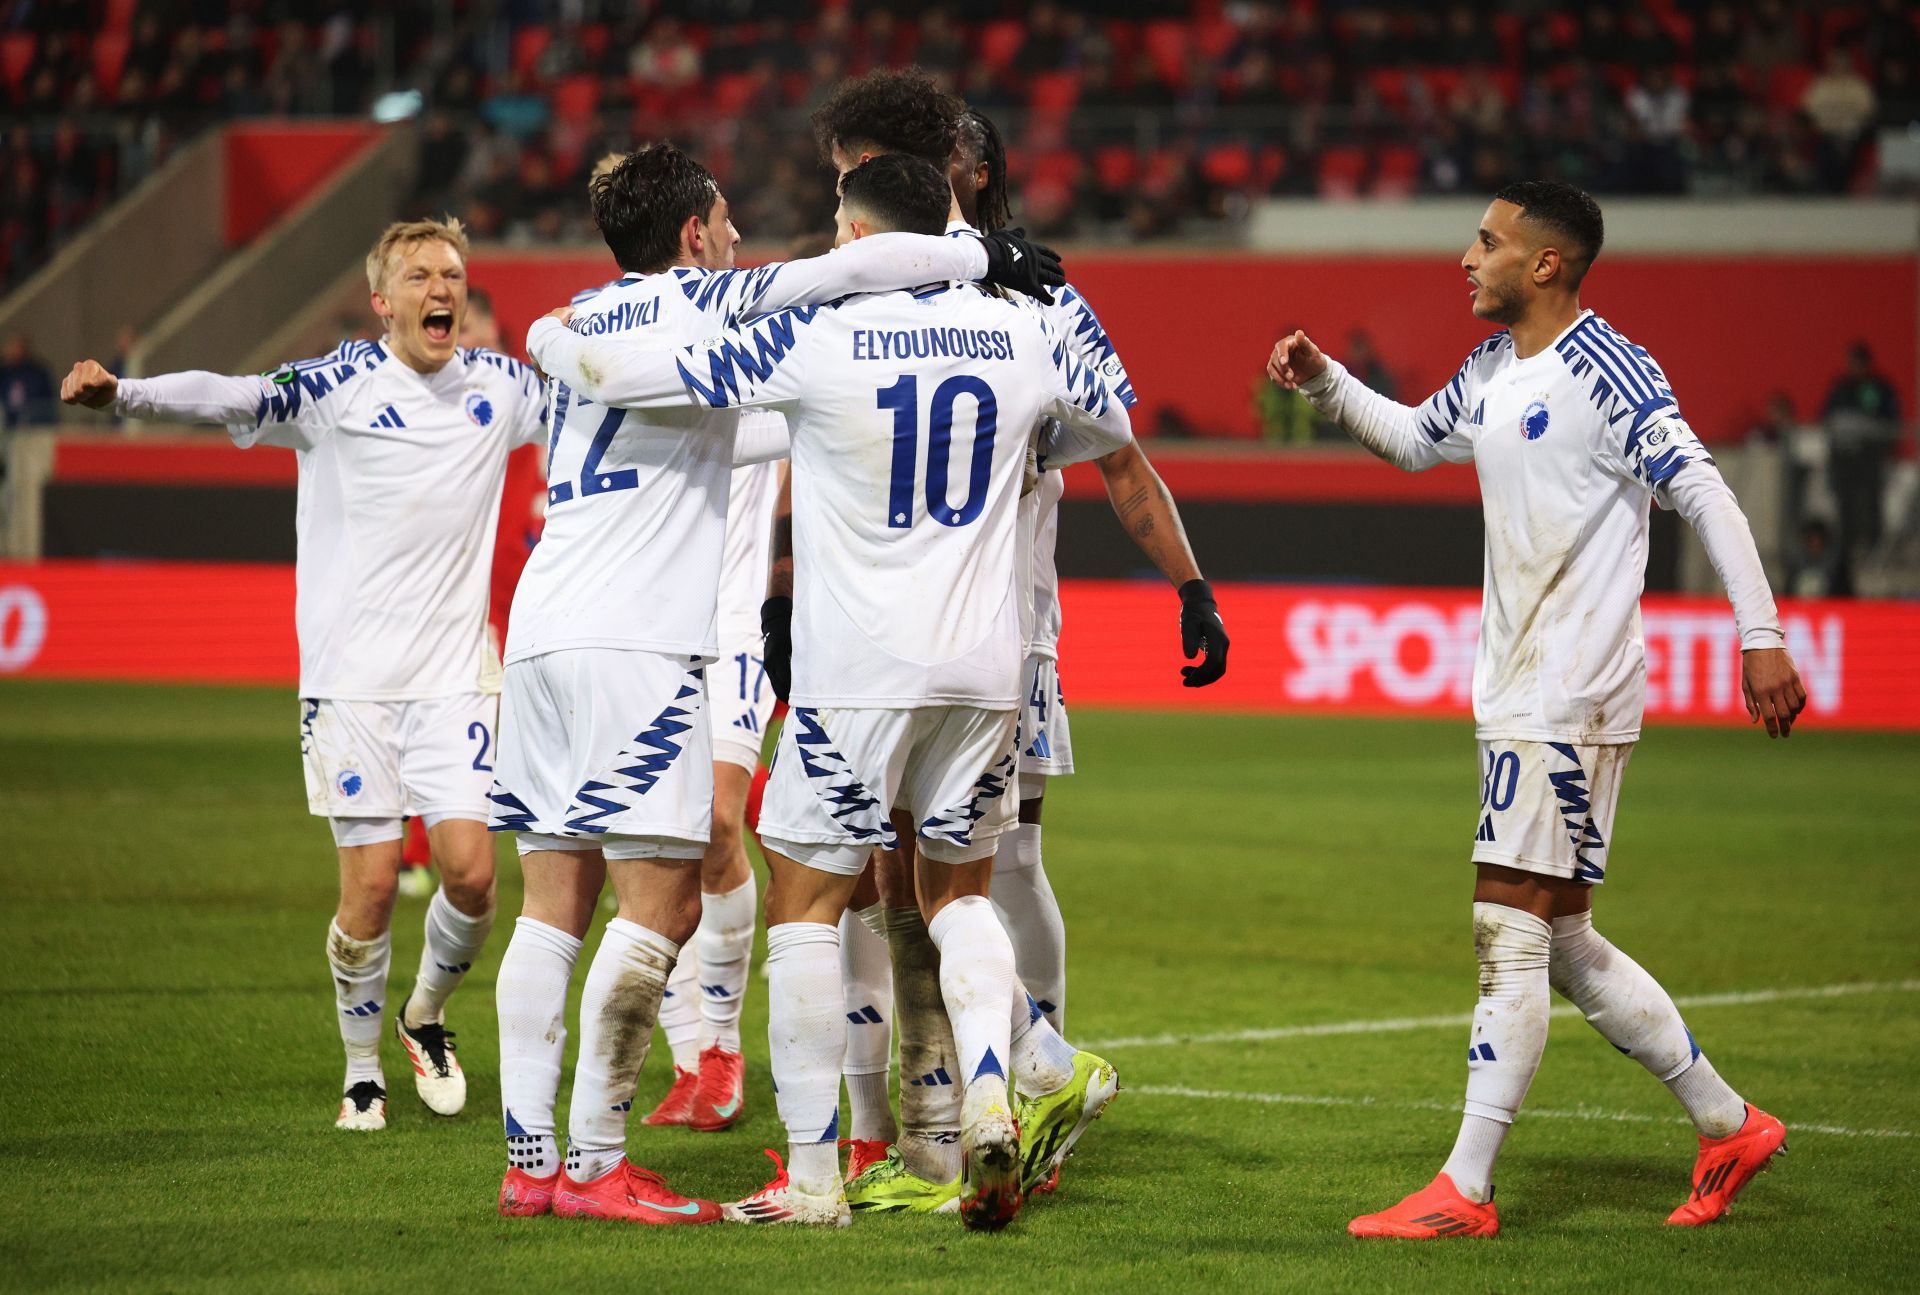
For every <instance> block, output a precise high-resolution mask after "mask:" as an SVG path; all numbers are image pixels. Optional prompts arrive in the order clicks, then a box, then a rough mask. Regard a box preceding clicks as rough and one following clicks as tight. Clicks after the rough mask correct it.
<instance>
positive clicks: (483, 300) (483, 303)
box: [467, 284, 493, 318]
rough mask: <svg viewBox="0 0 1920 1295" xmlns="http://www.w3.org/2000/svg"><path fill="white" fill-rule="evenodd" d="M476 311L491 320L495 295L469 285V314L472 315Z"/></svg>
mask: <svg viewBox="0 0 1920 1295" xmlns="http://www.w3.org/2000/svg"><path fill="white" fill-rule="evenodd" d="M476 310H477V311H479V312H480V313H481V314H483V315H486V316H488V317H489V318H491V317H492V315H493V294H492V293H491V292H488V291H487V290H486V289H485V288H480V287H475V286H474V285H472V284H468V285H467V313H468V314H472V313H473V312H474V311H476Z"/></svg>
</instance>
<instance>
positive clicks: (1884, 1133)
mask: <svg viewBox="0 0 1920 1295" xmlns="http://www.w3.org/2000/svg"><path fill="white" fill-rule="evenodd" d="M1123 1091H1125V1092H1129V1093H1144V1094H1146V1095H1147V1096H1149V1097H1187V1098H1193V1099H1196V1100H1201V1101H1218V1102H1260V1103H1263V1104H1266V1105H1270V1106H1371V1107H1376V1108H1378V1109H1380V1110H1394V1111H1441V1112H1444V1113H1446V1114H1448V1115H1456V1114H1458V1113H1459V1111H1460V1104H1459V1103H1458V1102H1455V1103H1453V1104H1451V1105H1449V1104H1448V1103H1446V1102H1420V1101H1380V1100H1377V1099H1375V1098H1372V1097H1332V1096H1327V1095H1323V1094H1319V1093H1236V1092H1229V1091H1226V1090H1224V1089H1218V1088H1182V1087H1179V1086H1178V1085H1171V1084H1128V1085H1127V1086H1126V1087H1125V1089H1124V1090H1123ZM1520 1114H1521V1115H1522V1116H1523V1117H1525V1116H1537V1117H1539V1118H1541V1119H1548V1120H1602V1121H1606V1122H1608V1123H1612V1124H1686V1125H1688V1126H1689V1127H1691V1122H1690V1121H1688V1120H1687V1119H1686V1118H1685V1117H1684V1116H1681V1117H1669V1116H1660V1115H1640V1114H1637V1113H1635V1112H1632V1111H1600V1110H1588V1109H1583V1110H1572V1111H1556V1110H1551V1109H1546V1110H1542V1109H1538V1108H1535V1107H1532V1106H1529V1107H1525V1108H1523V1109H1522V1110H1521V1112H1520ZM1787 1133H1788V1135H1789V1136H1791V1135H1792V1134H1795V1133H1830V1134H1832V1135H1833V1136H1835V1137H1841V1138H1920V1133H1914V1132H1911V1131H1909V1130H1907V1129H1850V1128H1847V1127H1845V1126H1843V1125H1839V1124H1801V1123H1799V1122H1797V1121H1796V1122H1789V1123H1788V1125H1787Z"/></svg>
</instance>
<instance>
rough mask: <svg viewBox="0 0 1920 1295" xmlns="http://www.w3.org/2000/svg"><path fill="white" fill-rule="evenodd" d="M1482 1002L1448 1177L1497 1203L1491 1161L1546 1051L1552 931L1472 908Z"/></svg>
mask: <svg viewBox="0 0 1920 1295" xmlns="http://www.w3.org/2000/svg"><path fill="white" fill-rule="evenodd" d="M1473 947H1474V953H1475V954H1476V955H1477V956H1478V957H1479V960H1480V1001H1479V1002H1478V1003H1476V1004H1474V1009H1473V1032H1472V1034H1471V1035H1470V1036H1469V1037H1468V1048H1467V1101H1466V1106H1465V1112H1466V1115H1465V1118H1464V1119H1463V1120H1462V1121H1461V1123H1460V1136H1459V1139H1458V1140H1457V1141H1456V1142H1455V1143H1454V1146H1453V1154H1452V1155H1450V1156H1448V1157H1447V1163H1446V1165H1445V1166H1444V1171H1445V1173H1446V1174H1447V1176H1448V1177H1450V1178H1452V1179H1453V1185H1454V1186H1455V1187H1458V1188H1459V1189H1460V1191H1461V1192H1462V1193H1463V1194H1465V1196H1466V1197H1467V1199H1469V1200H1474V1201H1482V1202H1484V1201H1488V1200H1491V1199H1493V1162H1494V1160H1495V1158H1496V1157H1498V1156H1499V1154H1500V1144H1501V1143H1502V1142H1504V1141H1505V1140H1506V1136H1507V1128H1508V1126H1509V1125H1511V1124H1512V1123H1513V1117H1514V1116H1515V1115H1516V1114H1517V1113H1518V1112H1519V1110H1520V1104H1521V1103H1522V1102H1524V1101H1525V1100H1526V1098H1527V1089H1528V1088H1529V1087H1530V1086H1531V1085H1532V1083H1533V1075H1534V1072H1535V1071H1537V1070H1538V1069H1540V1056H1541V1054H1542V1053H1544V1052H1545V1051H1546V1048H1547V1019H1548V1014H1549V1012H1550V1011H1551V1010H1552V1006H1553V1004H1552V993H1551V991H1550V990H1549V989H1548V987H1547V963H1548V960H1549V958H1550V957H1551V955H1552V950H1553V928H1552V927H1551V926H1549V925H1547V923H1545V922H1543V921H1541V920H1540V919H1539V918H1537V917H1535V916H1534V915H1533V914H1531V913H1523V912H1521V911H1520V910H1519V909H1517V908H1508V907H1507V906H1506V905H1504V904H1475V905H1474V906H1473Z"/></svg>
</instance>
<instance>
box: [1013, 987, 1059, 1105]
mask: <svg viewBox="0 0 1920 1295" xmlns="http://www.w3.org/2000/svg"><path fill="white" fill-rule="evenodd" d="M1009 1025H1010V1026H1011V1029H1010V1031H1009V1034H1010V1036H1011V1042H1012V1045H1013V1084H1014V1087H1015V1088H1017V1089H1019V1090H1020V1091H1021V1092H1023V1093H1025V1094H1026V1095H1027V1096H1028V1097H1045V1096H1046V1095H1047V1094H1048V1093H1057V1092H1059V1091H1060V1090H1061V1089H1062V1088H1064V1087H1066V1085H1067V1083H1068V1081H1070V1080H1071V1079H1072V1078H1073V1045H1072V1044H1071V1043H1068V1042H1067V1041H1066V1040H1065V1039H1063V1038H1061V1037H1060V1032H1059V1031H1058V1030H1056V1029H1054V1028H1053V1025H1052V1023H1051V1022H1049V1021H1048V1020H1047V1018H1046V1016H1045V1014H1044V1013H1042V1012H1041V1010H1040V1005H1039V1004H1038V1003H1036V1002H1034V1001H1033V995H1032V994H1029V993H1027V992H1026V989H1025V987H1024V986H1023V985H1018V984H1016V985H1015V986H1014V994H1013V1012H1012V1015H1011V1016H1010V1018H1009Z"/></svg>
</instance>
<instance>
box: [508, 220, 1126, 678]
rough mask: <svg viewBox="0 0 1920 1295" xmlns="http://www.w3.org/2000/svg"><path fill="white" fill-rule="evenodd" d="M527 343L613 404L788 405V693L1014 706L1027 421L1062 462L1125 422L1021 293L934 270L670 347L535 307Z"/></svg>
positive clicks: (548, 363) (1117, 437) (1122, 437)
mask: <svg viewBox="0 0 1920 1295" xmlns="http://www.w3.org/2000/svg"><path fill="white" fill-rule="evenodd" d="M862 241H865V240H862ZM855 246H857V244H855ZM528 342H529V346H530V347H531V348H532V350H533V353H534V354H535V356H536V357H538V359H539V360H540V362H541V363H542V365H543V366H544V367H546V368H547V371H548V372H550V373H555V374H560V373H563V372H578V371H581V370H587V369H591V370H593V371H595V372H597V373H600V374H603V375H605V379H606V382H607V383H608V384H610V386H609V389H608V390H607V392H606V395H607V398H608V399H617V400H619V401H621V402H622V403H627V404H636V405H646V406H650V407H670V406H673V405H692V406H695V407H697V408H704V409H713V410H722V409H733V408H741V407H747V406H755V407H766V408H774V409H778V410H780V411H781V412H783V413H784V414H786V416H787V422H788V425H789V427H790V428H791V431H792V436H793V467H792V474H793V530H794V565H795V590H794V604H795V609H794V662H793V698H792V700H793V703H794V704H795V705H796V706H844V707H913V706H929V705H972V706H980V707H985V708H989V709H1011V708H1013V707H1015V706H1017V705H1018V703H1019V700H1020V681H1021V679H1020V670H1021V665H1022V660H1023V656H1024V652H1023V643H1022V639H1021V633H1020V624H1019V622H1020V613H1019V608H1020V605H1021V603H1022V602H1023V601H1024V600H1025V596H1026V576H1027V572H1026V571H1025V570H1023V569H1022V568H1021V567H1020V566H1019V564H1018V562H1017V561H1016V552H1017V550H1018V547H1019V546H1018V542H1017V537H1016V509H1017V501H1018V498H1019V492H1020V484H1021V477H1022V474H1023V472H1024V469H1025V462H1026V452H1027V447H1028V445H1029V443H1030V442H1031V440H1032V438H1033V435H1034V429H1036V428H1038V427H1039V426H1040V425H1041V422H1042V420H1043V419H1046V418H1049V417H1051V418H1055V419H1058V420H1059V423H1058V425H1056V426H1054V427H1052V428H1051V429H1050V432H1049V434H1048V436H1047V438H1046V440H1045V443H1044V445H1043V447H1042V449H1043V453H1044V454H1045V455H1046V456H1047V461H1048V462H1050V463H1055V464H1059V465H1064V464H1065V463H1068V462H1075V461H1078V460H1081V459H1086V458H1093V457H1096V456H1097V455H1100V454H1106V453H1110V452H1112V451H1113V450H1115V449H1118V448H1120V447H1121V446H1124V445H1125V444H1126V443H1127V440H1128V439H1129V436H1130V429H1129V427H1128V422H1127V417H1126V411H1125V409H1124V407H1123V406H1122V405H1121V404H1120V403H1119V402H1118V401H1117V400H1116V399H1114V398H1113V395H1112V393H1111V392H1110V391H1109V390H1108V388H1107V385H1106V383H1105V382H1104V381H1102V380H1101V378H1100V375H1099V374H1098V373H1097V372H1096V371H1095V370H1094V369H1092V368H1090V367H1088V366H1087V365H1085V364H1082V363H1081V362H1080V361H1079V360H1078V359H1077V358H1075V357H1074V356H1073V355H1072V354H1071V353H1070V352H1069V351H1068V349H1067V347H1066V346H1065V344H1064V342H1061V341H1060V340H1059V339H1057V338H1054V337H1052V336H1050V335H1049V333H1048V331H1047V328H1046V325H1045V324H1044V323H1043V322H1042V321H1041V320H1040V319H1039V318H1038V316H1036V315H1035V314H1034V313H1033V312H1030V311H1027V310H1024V309H1021V308H1020V307H1018V306H1015V305H1012V304H1011V303H1009V302H1007V301H1003V300H1001V299H999V298H997V297H993V296H989V295H987V294H985V293H982V292H979V291H976V290H974V289H973V288H970V287H965V286H959V287H956V286H952V285H949V284H936V285H933V286H930V287H928V288H924V289H921V290H918V291H914V292H904V291H903V292H890V293H881V294H870V295H862V296H856V297H851V298H846V299H843V300H841V301H838V302H835V303H834V304H833V305H831V306H826V307H820V308H815V309H807V310H798V311H788V312H786V313H784V314H781V315H777V316H774V317H773V318H771V319H767V320H763V321H761V322H760V323H758V324H755V325H753V326H751V327H746V328H739V329H734V330H730V331H728V332H726V333H722V334H720V335H719V336H718V337H714V338H710V339H708V340H707V341H705V342H703V343H701V344H700V345H698V346H692V347H687V348H685V349H684V350H682V351H680V352H678V353H676V354H672V355H664V356H663V355H659V354H657V353H648V352H644V351H638V350H633V349H628V350H625V351H622V350H621V349H619V348H618V347H616V346H611V345H608V344H606V343H604V342H596V341H595V339H593V338H590V337H583V336H579V335H576V334H568V333H567V332H566V331H565V330H563V329H560V328H558V327H557V326H553V325H551V324H542V325H538V326H536V328H535V330H534V332H533V334H531V335H530V336H529V339H528Z"/></svg>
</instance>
